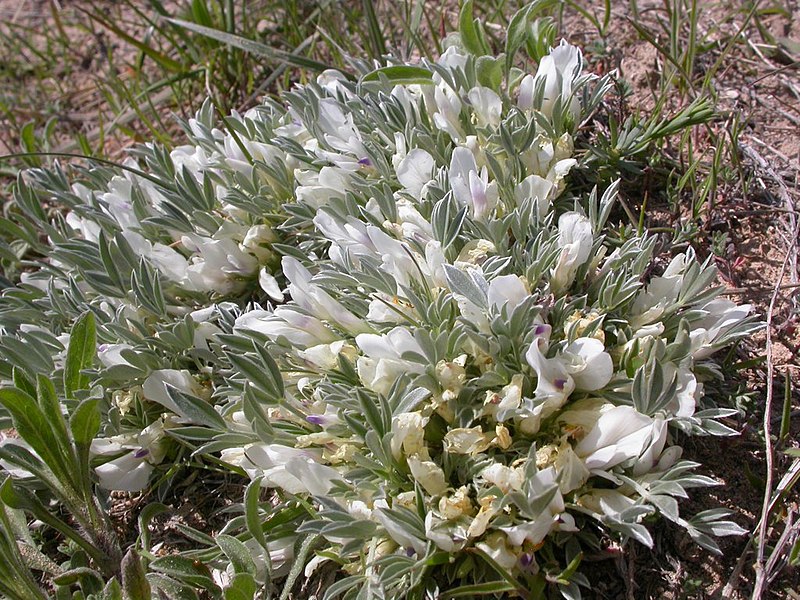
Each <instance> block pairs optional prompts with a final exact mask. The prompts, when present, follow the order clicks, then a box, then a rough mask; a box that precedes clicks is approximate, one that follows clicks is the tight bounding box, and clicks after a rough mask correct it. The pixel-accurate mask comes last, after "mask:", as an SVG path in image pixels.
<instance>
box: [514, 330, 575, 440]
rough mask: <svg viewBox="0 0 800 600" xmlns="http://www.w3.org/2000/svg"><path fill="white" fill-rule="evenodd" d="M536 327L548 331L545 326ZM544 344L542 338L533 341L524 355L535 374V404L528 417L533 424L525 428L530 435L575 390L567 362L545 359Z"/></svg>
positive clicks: (557, 358)
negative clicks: (542, 347) (542, 346)
mask: <svg viewBox="0 0 800 600" xmlns="http://www.w3.org/2000/svg"><path fill="white" fill-rule="evenodd" d="M538 327H540V328H542V329H545V328H547V329H549V327H548V326H545V325H540V326H538ZM545 330H546V329H545ZM544 343H545V340H544V338H542V337H539V338H536V339H534V341H533V343H532V344H531V346H530V348H528V352H527V353H526V354H525V359H526V360H527V361H528V364H529V365H530V366H531V367H533V370H534V371H535V372H536V391H535V393H534V400H535V404H534V405H533V407H532V410H531V414H530V417H529V418H531V419H532V421H533V422H532V423H529V424H528V425H527V426H526V429H527V431H529V432H530V433H535V432H536V431H538V429H539V423H540V422H541V420H542V419H546V418H547V417H549V416H550V415H552V414H553V413H554V412H555V411H556V410H558V409H559V408H561V407H562V406H563V405H564V403H565V402H566V401H567V398H569V395H570V394H571V393H572V391H573V390H574V389H575V381H574V380H573V379H572V377H571V376H570V374H569V371H568V370H567V364H568V361H567V360H564V358H562V357H560V356H556V357H553V358H546V357H545V356H544V354H543V353H542V350H541V347H540V344H541V345H543V344H544Z"/></svg>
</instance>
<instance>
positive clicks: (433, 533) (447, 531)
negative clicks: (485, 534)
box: [425, 512, 469, 552]
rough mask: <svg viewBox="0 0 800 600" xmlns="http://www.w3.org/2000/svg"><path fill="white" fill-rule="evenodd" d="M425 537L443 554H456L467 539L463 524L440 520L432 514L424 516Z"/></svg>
mask: <svg viewBox="0 0 800 600" xmlns="http://www.w3.org/2000/svg"><path fill="white" fill-rule="evenodd" d="M425 537H426V538H428V539H429V540H431V541H432V542H433V543H434V544H436V546H437V547H439V548H440V549H442V550H444V551H445V552H458V551H459V550H461V549H462V548H463V547H464V545H465V544H466V543H467V540H468V539H469V536H468V535H467V528H466V526H465V524H464V523H461V522H457V521H449V520H446V519H440V518H438V516H437V515H436V514H434V513H433V512H429V513H428V514H427V515H425Z"/></svg>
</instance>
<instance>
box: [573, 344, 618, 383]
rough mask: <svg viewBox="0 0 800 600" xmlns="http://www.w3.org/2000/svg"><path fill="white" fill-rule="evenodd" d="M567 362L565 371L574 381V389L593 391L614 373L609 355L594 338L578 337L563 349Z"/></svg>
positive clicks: (609, 379)
mask: <svg viewBox="0 0 800 600" xmlns="http://www.w3.org/2000/svg"><path fill="white" fill-rule="evenodd" d="M564 357H565V358H566V360H567V361H568V363H569V366H567V371H568V372H569V374H570V376H571V377H572V380H573V381H574V382H575V389H576V390H580V391H583V392H593V391H595V390H599V389H600V388H603V387H605V386H606V385H607V384H608V382H609V381H611V377H612V376H613V374H614V363H613V362H612V360H611V355H610V354H608V352H606V351H605V346H604V345H603V342H601V341H600V340H598V339H596V338H586V337H582V338H578V339H577V340H575V341H574V342H572V343H571V344H570V345H569V346H567V347H566V348H565V349H564Z"/></svg>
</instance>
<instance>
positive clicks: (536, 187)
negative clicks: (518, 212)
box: [514, 174, 557, 221]
mask: <svg viewBox="0 0 800 600" xmlns="http://www.w3.org/2000/svg"><path fill="white" fill-rule="evenodd" d="M556 191H557V188H556V186H555V185H554V184H553V182H552V181H549V180H547V179H545V178H544V177H541V176H539V175H536V174H534V175H528V176H527V177H526V178H525V179H523V180H522V181H520V182H519V183H518V184H517V186H516V187H515V188H514V198H515V199H516V201H517V206H522V205H523V204H524V202H526V201H530V202H532V203H534V204H535V206H536V213H535V214H536V216H537V218H538V219H539V220H540V221H541V220H542V219H544V217H545V215H547V213H548V212H550V206H551V204H552V200H553V196H554V195H555V192H556Z"/></svg>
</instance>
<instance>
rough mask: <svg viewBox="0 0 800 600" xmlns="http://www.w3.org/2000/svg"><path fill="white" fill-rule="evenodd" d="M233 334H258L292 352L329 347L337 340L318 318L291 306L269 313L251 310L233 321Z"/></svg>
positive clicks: (280, 307) (281, 307)
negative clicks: (281, 342) (283, 343)
mask: <svg viewBox="0 0 800 600" xmlns="http://www.w3.org/2000/svg"><path fill="white" fill-rule="evenodd" d="M234 331H237V332H241V331H246V332H251V333H258V334H262V335H265V336H267V337H268V338H270V339H271V340H273V341H278V340H279V339H281V338H284V339H286V340H287V341H288V342H289V343H290V344H291V345H292V346H294V347H296V348H307V347H309V346H316V345H317V344H325V343H331V342H333V341H335V340H336V339H337V336H336V334H335V333H334V332H333V331H331V330H330V329H329V328H328V327H326V326H325V324H324V323H323V322H322V321H320V320H319V319H318V318H316V317H313V316H311V315H309V314H307V313H305V312H304V311H302V310H298V309H297V308H295V307H292V306H279V307H278V308H276V309H275V310H274V311H273V312H268V311H266V310H251V311H249V312H246V313H244V314H243V315H241V316H239V317H237V318H236V322H235V323H234Z"/></svg>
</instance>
